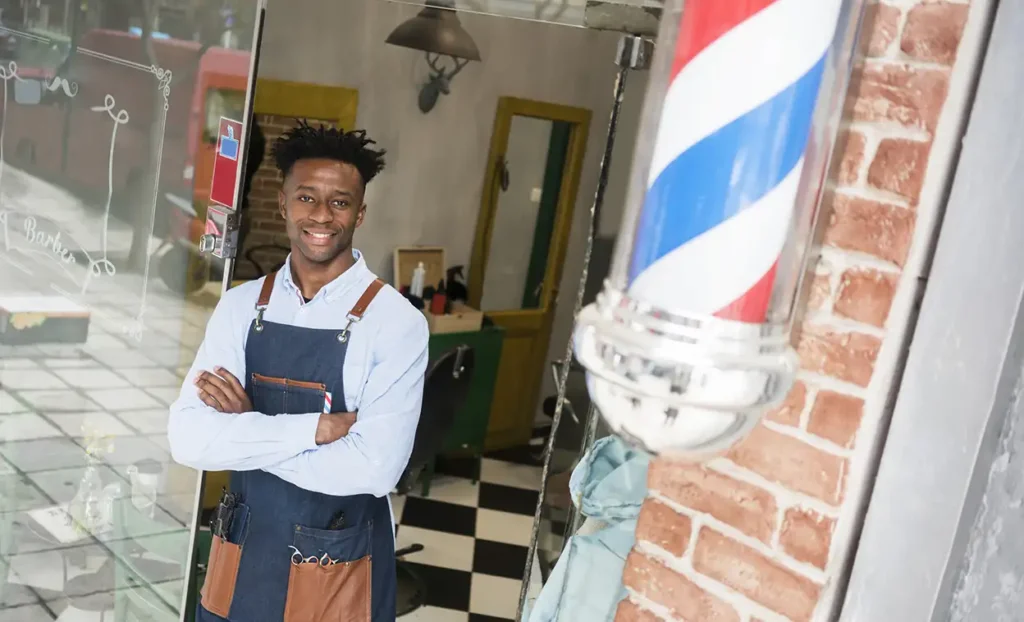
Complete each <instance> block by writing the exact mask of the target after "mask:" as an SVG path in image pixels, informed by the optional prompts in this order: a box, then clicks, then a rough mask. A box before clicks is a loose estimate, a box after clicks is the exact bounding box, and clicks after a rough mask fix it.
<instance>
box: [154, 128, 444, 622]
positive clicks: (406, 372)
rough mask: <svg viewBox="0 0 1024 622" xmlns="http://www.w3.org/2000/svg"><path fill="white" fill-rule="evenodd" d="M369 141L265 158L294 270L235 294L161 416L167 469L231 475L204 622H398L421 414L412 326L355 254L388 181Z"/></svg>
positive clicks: (336, 142)
mask: <svg viewBox="0 0 1024 622" xmlns="http://www.w3.org/2000/svg"><path fill="white" fill-rule="evenodd" d="M373 144H374V143H373V141H371V140H369V139H367V138H366V136H365V133H364V132H361V131H359V132H343V131H340V130H335V129H326V128H324V127H316V128H314V127H310V126H309V125H308V124H306V123H303V124H301V125H299V126H298V127H297V128H295V129H294V130H292V131H290V132H288V133H286V134H285V135H284V136H282V137H281V138H280V139H278V141H277V143H276V144H275V147H274V158H275V160H276V163H277V166H278V168H280V170H281V172H282V174H283V175H284V184H283V187H282V189H281V191H280V194H279V205H280V212H281V216H282V217H283V218H284V220H285V223H286V227H287V231H288V238H289V240H290V242H291V254H290V255H289V256H288V260H287V262H286V263H285V265H284V267H283V268H282V269H281V271H280V272H278V273H275V274H270V275H268V276H267V277H266V278H264V279H261V280H259V281H254V282H252V283H247V284H245V285H242V286H240V287H237V288H234V289H231V290H230V291H228V292H226V293H225V294H224V297H223V298H222V299H221V301H220V304H218V305H217V308H216V310H215V311H214V313H213V316H212V317H211V318H210V321H209V323H208V325H207V329H206V337H205V339H204V341H203V343H202V345H201V346H200V348H199V352H198V353H197V355H196V359H195V362H194V363H193V365H192V369H191V371H190V372H189V375H188V377H187V379H186V382H185V385H184V386H183V387H182V390H181V395H180V396H179V398H178V400H177V401H176V402H175V403H174V404H173V405H172V406H171V412H170V421H169V423H168V437H169V439H170V446H171V452H172V454H173V456H174V459H175V460H177V461H178V462H180V463H182V464H185V465H187V466H190V467H193V468H196V469H203V470H208V471H222V470H227V471H232V474H231V490H230V493H226V494H225V495H224V496H223V498H222V500H221V504H220V506H219V507H218V508H217V513H216V515H215V518H214V524H213V526H212V529H213V531H214V544H213V550H212V551H211V554H210V562H209V565H208V568H207V575H206V581H205V583H204V586H203V591H202V601H201V604H200V607H199V612H198V616H197V617H198V620H199V621H200V622H212V621H218V620H225V619H227V620H233V621H238V622H280V621H281V620H284V621H285V622H297V621H300V620H301V621H305V622H308V621H309V620H342V619H344V620H359V621H366V622H370V621H372V622H385V621H387V622H392V621H393V620H394V619H395V560H394V532H393V519H392V515H391V508H390V504H389V498H388V493H389V492H390V491H391V490H392V489H393V488H394V486H395V484H396V483H397V482H398V479H399V477H400V475H401V473H402V471H403V470H404V468H405V466H406V463H407V462H408V460H409V455H410V453H411V451H412V443H413V439H414V437H415V433H416V425H417V423H418V421H419V415H420V405H421V402H422V398H423V375H424V372H425V370H426V365H427V339H428V331H427V326H426V320H425V319H424V317H423V315H422V314H420V313H419V312H418V311H416V310H415V309H414V308H413V306H412V305H410V304H409V303H408V302H407V301H406V300H405V299H404V298H403V297H402V296H401V295H400V294H399V293H398V292H397V291H395V290H394V289H392V288H391V287H389V286H387V285H384V284H383V283H382V282H381V281H380V280H378V279H377V277H376V276H374V275H373V274H372V273H371V272H370V270H369V269H368V268H367V266H366V263H365V261H364V260H363V257H362V255H361V254H360V253H359V252H358V251H356V250H354V249H353V248H352V238H353V234H354V233H355V230H356V229H357V228H359V226H360V225H361V224H362V222H363V218H364V216H365V214H366V204H365V202H364V200H363V198H364V192H365V190H366V184H367V183H369V182H370V181H371V180H372V179H373V178H374V177H375V176H376V175H377V173H379V172H380V171H381V170H382V169H383V167H384V160H383V155H384V152H383V151H377V150H374V149H373V148H372V145H373Z"/></svg>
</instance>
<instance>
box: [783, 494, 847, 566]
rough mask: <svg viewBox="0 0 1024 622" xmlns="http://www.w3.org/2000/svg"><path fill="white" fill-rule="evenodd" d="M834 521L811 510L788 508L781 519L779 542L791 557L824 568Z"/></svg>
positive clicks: (830, 543)
mask: <svg viewBox="0 0 1024 622" xmlns="http://www.w3.org/2000/svg"><path fill="white" fill-rule="evenodd" d="M833 529H835V521H834V520H832V519H831V518H829V517H827V516H822V515H820V514H818V513H817V512H813V511H811V510H803V509H800V508H790V509H788V510H786V516H785V518H784V519H783V521H782V532H781V534H780V537H779V544H780V545H781V546H782V550H783V551H785V552H786V554H787V555H789V556H790V557H792V558H793V559H796V560H799V561H802V562H806V563H808V564H812V565H814V566H817V567H818V568H821V569H823V570H824V568H825V564H827V563H828V551H829V547H830V546H831V545H832V531H833Z"/></svg>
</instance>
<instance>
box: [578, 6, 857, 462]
mask: <svg viewBox="0 0 1024 622" xmlns="http://www.w3.org/2000/svg"><path fill="white" fill-rule="evenodd" d="M670 4H672V5H673V6H674V11H673V10H672V7H667V9H666V14H665V15H664V17H663V20H664V21H663V26H662V31H661V34H660V36H659V39H658V43H659V49H658V51H657V55H656V57H655V63H654V67H653V68H652V76H651V86H650V88H649V92H648V102H647V103H646V109H645V115H644V119H643V121H642V126H641V131H640V138H639V140H638V144H637V156H636V159H635V160H634V162H633V168H634V170H633V175H632V179H631V182H632V184H631V186H630V192H629V195H628V201H629V204H628V205H627V214H626V217H625V220H624V224H623V231H622V232H621V234H620V237H619V248H618V249H617V252H616V258H615V264H614V265H613V268H612V274H611V276H610V279H609V281H608V284H607V285H606V289H605V291H604V292H603V293H602V294H601V296H599V298H598V301H597V303H596V304H594V305H591V306H590V307H588V308H587V309H585V310H584V311H583V312H582V313H581V314H580V317H579V319H578V324H577V329H576V334H575V337H574V338H575V345H576V354H577V356H578V358H579V359H580V361H581V363H583V365H584V366H585V367H586V368H587V370H588V387H589V389H590V392H591V396H592V398H593V399H594V401H595V402H596V403H597V405H598V407H599V409H600V411H601V413H602V415H603V416H604V417H605V419H606V420H607V421H608V423H609V424H610V425H611V427H612V429H613V430H615V431H616V432H618V433H619V434H621V435H622V436H624V437H626V438H627V439H628V440H631V441H632V442H633V443H634V444H638V445H641V446H643V447H645V448H646V449H648V450H650V451H652V452H656V453H657V452H661V451H673V452H682V453H691V454H707V453H714V452H717V451H721V450H722V449H724V448H726V447H728V446H729V445H731V444H733V443H735V442H736V441H737V440H739V439H740V438H742V437H743V436H745V434H746V433H747V432H749V430H750V429H751V428H752V427H753V426H754V425H755V424H756V423H757V421H758V420H759V418H760V415H761V414H762V413H763V412H764V411H766V410H767V409H768V408H769V407H770V406H772V405H774V404H776V403H778V402H779V401H780V400H781V399H782V398H783V397H785V394H786V393H787V392H788V389H789V387H790V386H791V384H792V381H793V376H794V375H795V369H796V360H795V355H794V353H793V351H792V348H791V347H790V345H789V326H788V320H789V319H790V318H789V314H790V307H789V306H788V305H789V304H790V302H791V300H792V298H793V296H789V298H788V299H786V298H785V296H779V293H780V292H779V291H778V288H777V287H776V285H777V284H778V283H777V281H778V279H777V275H778V274H779V273H780V269H781V270H782V271H784V272H785V274H786V277H787V279H785V283H784V285H785V287H787V288H792V290H793V291H792V292H782V294H788V293H791V294H795V288H796V286H797V282H798V281H799V278H798V275H796V277H797V278H793V277H794V276H795V275H794V273H793V271H794V270H797V269H799V270H801V271H802V269H803V263H802V262H795V263H800V265H799V266H794V265H791V264H792V263H794V262H791V261H788V259H787V258H788V257H789V256H788V255H787V254H786V253H785V252H784V250H787V249H788V248H792V247H787V245H788V244H792V243H793V237H792V234H793V232H794V224H795V223H797V224H798V226H797V227H796V229H798V230H799V229H800V228H801V227H803V228H804V229H809V225H802V224H800V223H802V222H804V221H808V222H809V221H810V220H813V219H812V218H805V219H801V218H799V217H798V216H801V215H804V216H806V215H807V214H808V213H810V214H813V211H814V209H815V208H816V205H815V204H814V201H813V197H815V196H816V195H817V192H811V193H809V194H808V193H807V192H806V190H807V188H802V187H801V184H804V185H808V184H815V185H816V184H817V183H819V182H820V178H821V176H820V174H816V173H817V172H818V170H819V169H820V170H823V166H824V164H823V163H822V162H817V161H816V162H814V170H812V171H810V172H811V173H812V174H811V175H805V174H804V169H805V165H806V154H807V150H808V144H809V142H811V139H812V138H813V136H815V135H820V134H821V132H818V133H817V134H815V132H814V130H815V129H816V127H817V126H816V123H817V122H819V121H820V119H821V118H820V117H816V116H815V111H816V107H817V104H818V102H819V98H820V99H823V100H825V101H826V103H827V102H829V101H835V97H836V95H837V93H836V92H833V91H838V94H839V95H841V92H842V91H843V90H844V89H845V86H846V76H845V75H844V76H842V77H841V79H838V80H837V79H836V78H835V77H834V76H829V77H831V78H832V80H831V81H832V82H833V84H831V85H829V88H828V89H827V90H823V89H822V84H823V79H824V77H825V76H826V75H827V72H828V70H829V69H830V68H836V67H840V68H841V69H839V70H837V71H844V72H848V62H847V63H845V67H844V63H843V62H840V61H841V59H840V58H838V57H837V56H836V55H832V56H830V50H831V49H834V48H832V46H833V42H834V40H835V39H836V32H837V26H838V24H839V20H840V16H841V13H842V9H843V8H844V3H843V0H731V1H723V0H686V1H685V2H681V1H680V0H676V1H675V2H671V3H670ZM850 4H851V6H852V5H854V4H858V2H857V1H856V0H851V1H850ZM665 22H667V23H665ZM844 53H845V52H842V53H840V54H839V55H838V56H839V57H841V56H842V55H843V54H844ZM830 63H831V64H830ZM836 83H841V84H840V85H839V86H840V87H841V88H836ZM821 95H824V96H823V97H820V96H821ZM831 139H832V137H831V136H829V137H828V138H827V140H828V142H829V143H830V142H831ZM819 140H820V137H819ZM645 152H646V153H645ZM645 155H646V157H645ZM826 159H827V157H826ZM801 191H803V192H801ZM806 196H811V197H812V200H806V199H802V200H799V201H798V197H806ZM798 209H799V210H810V211H809V212H807V211H802V212H801V213H799V214H797V213H796V210H798ZM806 233H809V231H807V232H806ZM780 258H782V259H787V260H786V261H783V262H782V264H780ZM800 258H801V259H803V258H804V256H803V253H801V255H800ZM780 265H781V268H780ZM778 300H784V302H783V303H780V302H778ZM780 304H784V305H786V306H785V309H775V308H774V307H776V306H779V305H780ZM780 315H782V316H785V317H779V316H780Z"/></svg>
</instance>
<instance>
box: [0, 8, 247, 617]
mask: <svg viewBox="0 0 1024 622" xmlns="http://www.w3.org/2000/svg"><path fill="white" fill-rule="evenodd" d="M255 11H256V3H255V2H254V1H249V0H235V1H227V2H222V1H220V0H218V1H216V2H213V1H209V2H207V1H205V0H203V1H199V2H171V1H157V0H107V1H105V2H65V1H63V0H59V1H57V0H49V1H48V0H40V1H38V2H21V1H6V2H0V81H2V83H3V84H2V90H0V115H2V116H0V620H4V621H6V620H17V621H18V622H34V621H36V620H54V619H80V618H79V617H74V616H83V615H84V616H86V617H85V618H81V619H100V615H101V614H102V615H106V617H107V619H117V620H131V619H147V620H149V619H152V620H178V619H179V612H180V610H181V606H182V603H183V596H184V595H185V594H186V593H187V592H189V588H188V586H187V585H186V583H187V580H186V572H185V569H186V565H187V562H188V559H189V553H190V549H191V548H192V535H191V528H192V524H193V520H194V506H195V500H196V493H197V486H198V474H197V473H196V472H195V471H192V470H190V469H187V468H185V467H181V466H179V465H176V464H174V462H173V460H171V457H170V454H169V452H168V448H167V441H166V419H167V407H168V404H170V403H171V402H172V401H173V400H174V399H176V398H177V395H178V391H179V388H180V385H181V378H182V377H183V375H184V373H185V371H186V368H187V365H188V364H189V362H190V361H191V360H192V358H193V355H194V351H195V348H196V347H197V346H198V344H199V342H200V341H201V339H202V336H203V331H204V328H205V325H206V320H207V318H208V316H209V314H210V312H211V311H212V309H213V306H214V304H216V302H217V299H218V297H219V293H220V283H219V278H220V272H219V270H220V267H219V266H217V265H212V264H211V263H210V262H209V261H208V260H204V259H202V258H200V257H199V255H198V253H197V252H196V250H197V249H196V248H195V243H196V242H197V240H198V234H199V233H201V229H202V220H201V218H202V214H203V207H202V203H203V201H204V200H205V198H204V196H202V192H208V188H207V187H206V186H203V187H200V186H199V185H198V184H197V182H196V180H197V179H205V180H206V183H207V184H208V181H209V178H210V174H209V172H208V171H207V170H206V169H208V168H209V167H210V166H211V162H210V159H209V158H208V157H206V155H205V151H204V150H206V151H208V150H209V146H208V140H209V129H210V127H211V123H212V124H213V126H214V127H215V126H216V122H217V120H218V119H219V117H220V116H230V117H232V118H241V111H242V108H243V102H244V93H245V87H246V82H247V74H248V68H249V63H250V50H249V46H250V45H251V42H252V29H253V24H254V17H255ZM211 119H213V121H211ZM200 190H201V191H202V192H200ZM199 579H200V580H201V577H200V578H199ZM89 616H92V617H89Z"/></svg>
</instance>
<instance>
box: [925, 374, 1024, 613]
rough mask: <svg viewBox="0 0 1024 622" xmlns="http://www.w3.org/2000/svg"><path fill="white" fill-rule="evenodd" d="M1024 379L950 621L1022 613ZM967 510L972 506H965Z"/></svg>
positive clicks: (1020, 379)
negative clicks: (1023, 396) (1023, 393)
mask: <svg viewBox="0 0 1024 622" xmlns="http://www.w3.org/2000/svg"><path fill="white" fill-rule="evenodd" d="M1022 383H1024V377H1018V379H1017V385H1016V388H1015V390H1014V396H1013V403H1012V404H1011V405H1010V407H1009V408H1008V409H1006V411H1005V412H1003V413H1002V414H1001V416H1002V417H1004V418H1005V421H1004V423H1003V429H1002V432H1001V434H1000V438H999V449H998V451H997V453H996V456H995V460H994V461H993V462H992V466H991V468H990V469H989V476H988V486H987V487H986V489H985V493H984V496H983V497H982V500H981V508H980V510H978V517H977V519H976V520H975V523H974V526H973V527H972V528H971V531H970V540H969V543H968V545H967V553H966V555H964V559H963V560H962V561H961V562H960V565H959V570H958V572H959V579H958V582H957V587H956V591H955V593H954V596H953V603H952V608H951V610H950V611H949V615H948V617H946V618H945V619H946V620H949V621H950V622H972V621H974V620H985V622H1016V621H1017V620H1020V619H1021V617H1022V612H1024V510H1022V501H1024V400H1022V399H1021V398H1022V395H1021V389H1022V388H1024V384H1022ZM965 509H966V510H968V511H970V510H972V509H974V508H970V507H968V508H965ZM936 618H939V619H942V618H941V617H940V616H936Z"/></svg>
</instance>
